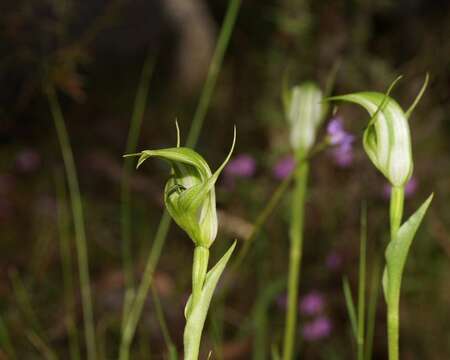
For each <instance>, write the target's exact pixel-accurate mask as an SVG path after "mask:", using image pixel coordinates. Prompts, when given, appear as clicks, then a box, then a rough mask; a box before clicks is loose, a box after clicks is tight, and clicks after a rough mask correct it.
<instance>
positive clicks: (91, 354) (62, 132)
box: [45, 83, 97, 360]
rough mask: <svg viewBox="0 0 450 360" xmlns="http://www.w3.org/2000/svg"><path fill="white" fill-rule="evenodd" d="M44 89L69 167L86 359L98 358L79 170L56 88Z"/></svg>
mask: <svg viewBox="0 0 450 360" xmlns="http://www.w3.org/2000/svg"><path fill="white" fill-rule="evenodd" d="M46 85H47V86H46V88H45V91H46V93H47V97H48V101H49V104H50V111H51V113H52V117H53V122H54V125H55V128H56V132H57V135H58V141H59V144H60V147H61V153H62V157H63V161H64V167H65V170H66V176H67V182H68V184H69V193H70V200H71V206H72V215H73V219H74V227H75V245H76V248H77V256H78V269H79V272H80V287H81V305H82V310H83V319H84V333H85V340H86V348H87V359H88V360H94V359H96V358H97V355H96V354H97V350H96V343H95V329H94V313H93V309H92V296H91V285H90V277H89V259H88V253H87V245H86V231H85V227H84V215H83V205H82V202H81V194H80V187H79V185H78V177H77V171H76V168H75V161H74V159H73V153H72V148H71V146H70V141H69V135H68V134H67V129H66V125H65V123H64V117H63V115H62V111H61V107H60V106H59V103H58V99H57V96H56V92H55V89H54V88H53V86H52V85H51V84H50V83H48V84H46Z"/></svg>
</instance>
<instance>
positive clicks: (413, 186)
mask: <svg viewBox="0 0 450 360" xmlns="http://www.w3.org/2000/svg"><path fill="white" fill-rule="evenodd" d="M418 187H419V182H418V181H417V179H416V178H415V177H412V178H411V179H409V181H408V182H407V183H406V185H405V197H406V198H408V197H411V196H413V195H414V194H415V193H416V191H417V188H418ZM383 197H384V198H385V199H386V200H389V198H390V197H391V184H389V183H386V184H384V186H383Z"/></svg>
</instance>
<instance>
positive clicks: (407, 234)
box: [383, 194, 433, 302]
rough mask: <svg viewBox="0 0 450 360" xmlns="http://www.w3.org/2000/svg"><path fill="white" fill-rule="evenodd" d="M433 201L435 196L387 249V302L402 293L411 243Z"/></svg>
mask: <svg viewBox="0 0 450 360" xmlns="http://www.w3.org/2000/svg"><path fill="white" fill-rule="evenodd" d="M432 199H433V194H431V195H430V196H429V197H428V199H426V200H425V202H424V203H423V204H422V205H421V206H420V207H419V209H417V210H416V212H415V213H414V214H413V215H411V217H410V218H409V219H408V220H407V221H406V222H405V223H403V225H402V226H401V227H400V229H399V230H398V231H397V233H396V235H395V238H394V239H392V240H391V242H390V243H389V245H388V247H387V249H386V253H385V256H386V268H385V271H384V274H383V290H384V295H385V298H386V302H389V298H390V294H392V293H399V291H400V286H401V281H402V274H403V269H404V267H405V263H406V259H407V257H408V253H409V249H410V247H411V243H412V241H413V238H414V236H415V234H416V232H417V229H418V228H419V226H420V224H421V222H422V220H423V217H424V216H425V213H426V212H427V210H428V207H429V206H430V203H431V200H432Z"/></svg>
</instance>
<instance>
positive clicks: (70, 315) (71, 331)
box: [56, 174, 81, 360]
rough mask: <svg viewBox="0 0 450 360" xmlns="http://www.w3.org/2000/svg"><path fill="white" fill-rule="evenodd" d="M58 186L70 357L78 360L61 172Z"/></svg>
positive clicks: (66, 215) (66, 212) (65, 207)
mask: <svg viewBox="0 0 450 360" xmlns="http://www.w3.org/2000/svg"><path fill="white" fill-rule="evenodd" d="M56 188H57V196H58V209H57V211H58V230H59V239H60V241H59V243H60V254H61V267H62V274H63V287H64V301H65V306H66V313H67V315H66V319H65V323H66V327H67V334H68V337H69V348H70V358H71V359H74V360H77V359H80V358H81V355H80V344H79V336H78V331H77V327H76V325H75V315H74V309H75V301H74V299H75V290H74V276H73V273H72V269H73V266H72V255H71V252H70V240H69V238H70V236H69V215H68V209H67V193H66V187H65V184H64V181H63V178H62V176H61V175H60V174H58V176H56Z"/></svg>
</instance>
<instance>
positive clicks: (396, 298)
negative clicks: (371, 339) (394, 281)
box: [387, 291, 400, 360]
mask: <svg viewBox="0 0 450 360" xmlns="http://www.w3.org/2000/svg"><path fill="white" fill-rule="evenodd" d="M399 303H400V292H399V291H395V292H394V293H391V294H389V300H388V304H387V313H388V315H387V317H388V319H387V322H388V348H389V360H398V359H399V323H400V322H399Z"/></svg>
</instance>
